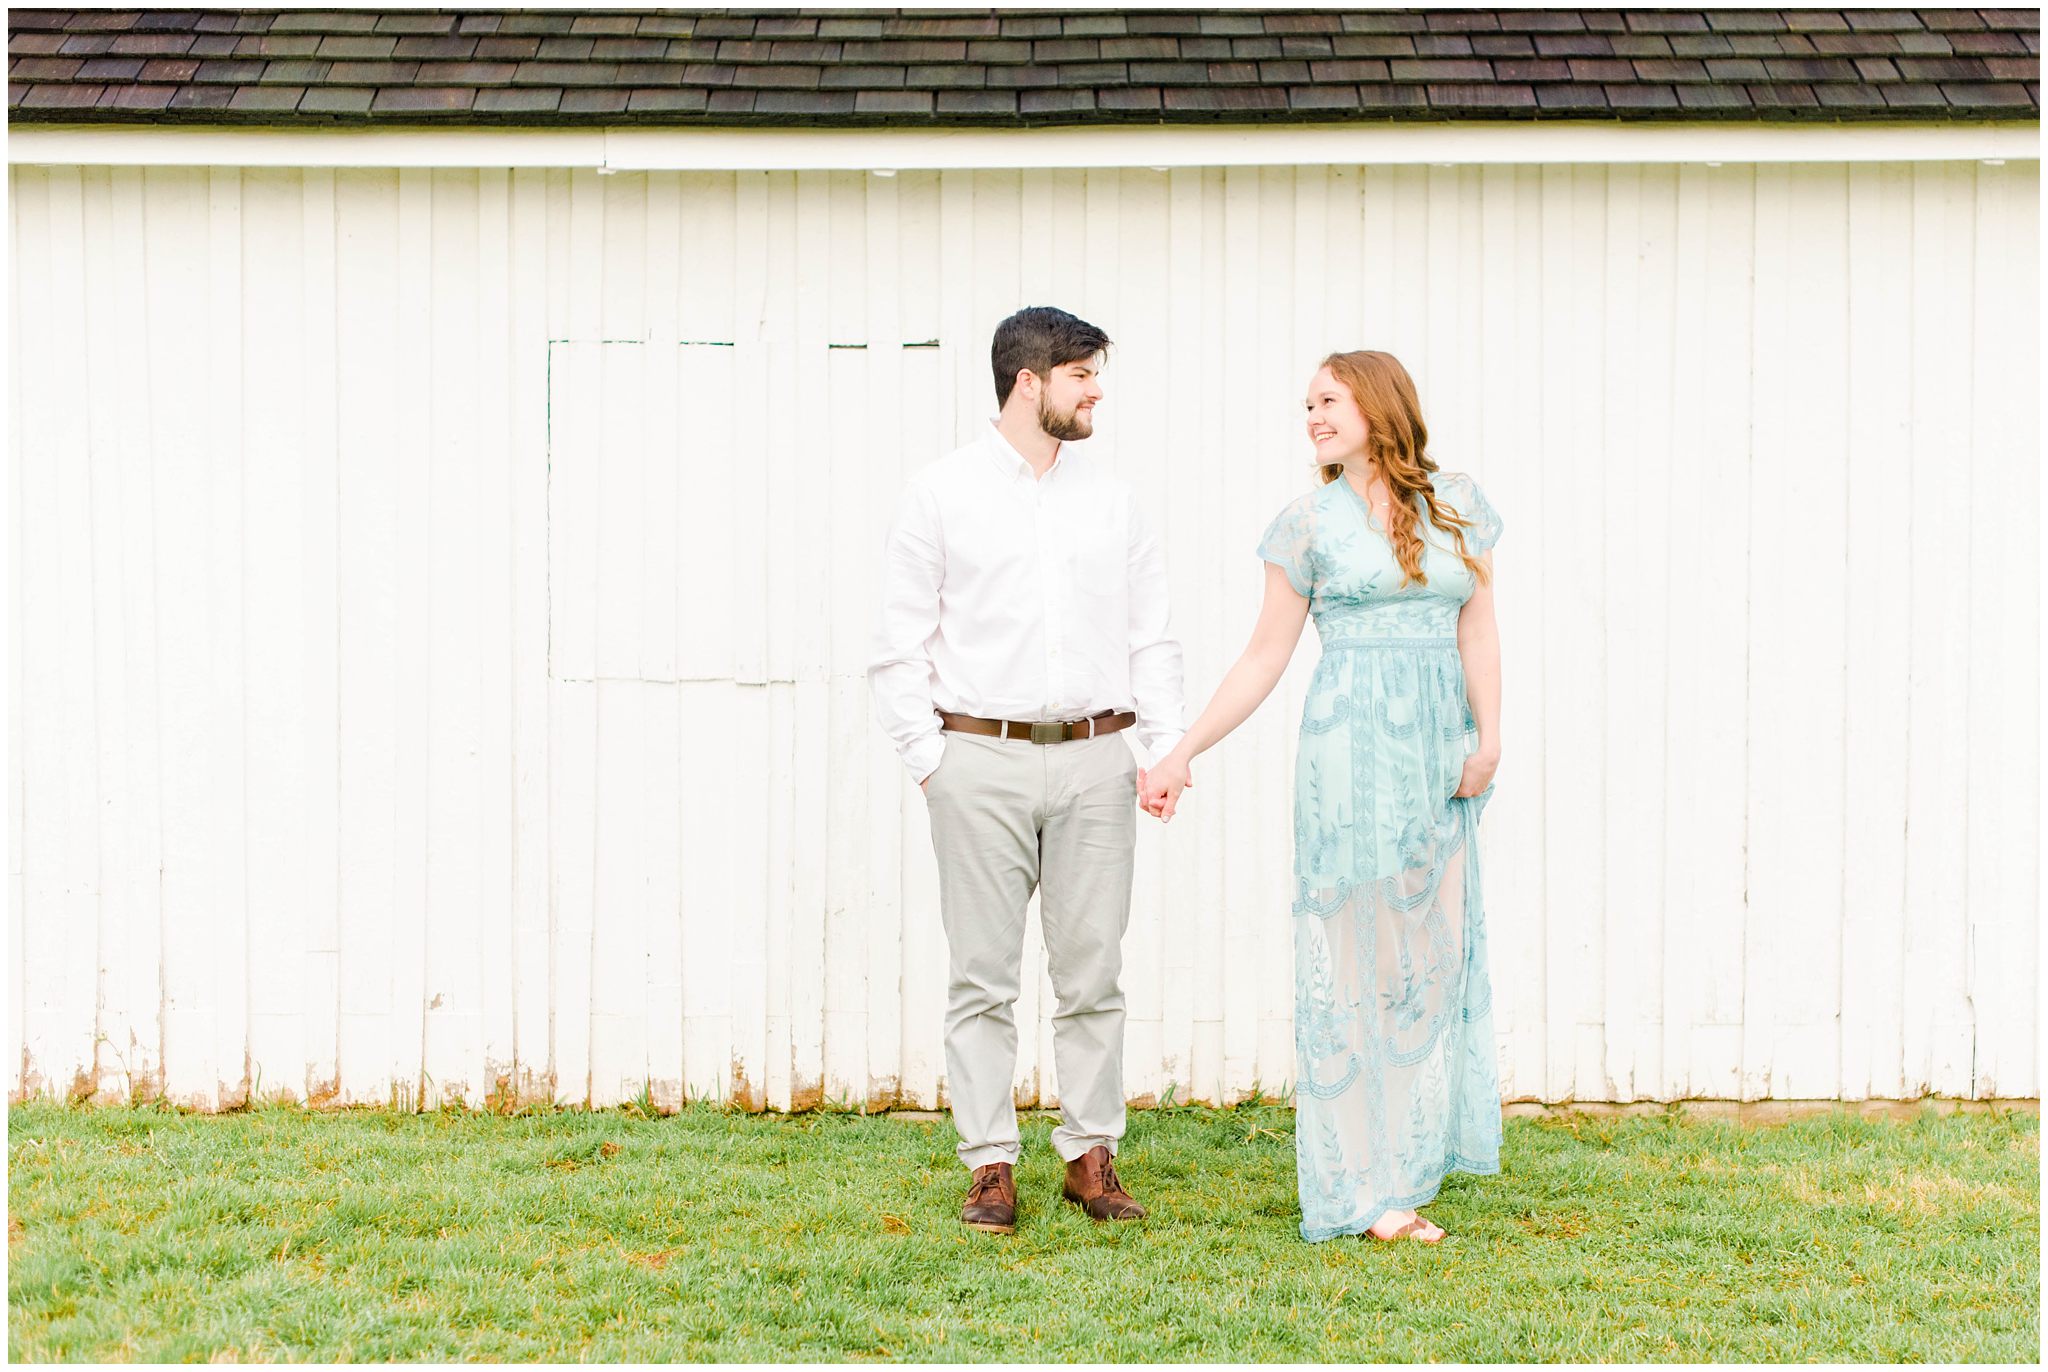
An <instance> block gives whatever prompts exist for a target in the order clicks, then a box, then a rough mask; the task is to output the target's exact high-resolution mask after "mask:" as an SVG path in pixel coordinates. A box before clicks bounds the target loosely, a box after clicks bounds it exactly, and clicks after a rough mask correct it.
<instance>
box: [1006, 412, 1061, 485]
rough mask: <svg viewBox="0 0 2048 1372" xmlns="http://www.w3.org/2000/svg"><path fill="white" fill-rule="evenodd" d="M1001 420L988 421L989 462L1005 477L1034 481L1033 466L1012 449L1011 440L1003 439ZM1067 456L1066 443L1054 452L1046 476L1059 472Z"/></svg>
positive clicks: (1022, 455)
mask: <svg viewBox="0 0 2048 1372" xmlns="http://www.w3.org/2000/svg"><path fill="white" fill-rule="evenodd" d="M999 418H1000V417H994V418H991V419H990V420H989V421H988V456H989V460H990V461H991V462H993V463H995V464H996V470H998V471H1000V472H1001V473H1002V474H1003V475H1004V476H1007V477H1011V478H1016V477H1022V478H1023V479H1024V480H1026V481H1030V480H1033V479H1034V478H1033V477H1032V474H1031V464H1030V463H1029V462H1026V461H1025V460H1024V454H1022V453H1020V452H1018V451H1017V450H1016V449H1015V448H1014V447H1012V446H1011V445H1010V440H1009V439H1007V438H1004V437H1003V431H1002V430H1001V429H999V428H997V427H996V425H997V423H998V422H999ZM1066 455H1067V445H1066V444H1064V443H1062V444H1060V446H1059V447H1058V448H1056V449H1054V450H1053V455H1052V465H1051V466H1050V467H1047V468H1046V469H1045V475H1046V476H1047V477H1048V478H1050V477H1051V476H1052V475H1053V474H1054V473H1055V472H1057V471H1059V469H1060V464H1061V463H1062V462H1064V461H1065V460H1066Z"/></svg>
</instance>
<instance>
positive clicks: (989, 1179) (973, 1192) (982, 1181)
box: [967, 1167, 1003, 1201]
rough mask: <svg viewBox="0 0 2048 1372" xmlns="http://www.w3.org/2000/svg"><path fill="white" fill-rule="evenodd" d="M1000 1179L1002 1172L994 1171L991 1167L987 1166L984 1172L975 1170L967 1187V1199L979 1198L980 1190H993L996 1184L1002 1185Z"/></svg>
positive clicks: (974, 1199)
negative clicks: (971, 1182)
mask: <svg viewBox="0 0 2048 1372" xmlns="http://www.w3.org/2000/svg"><path fill="white" fill-rule="evenodd" d="M1002 1181H1003V1174H1002V1173H1000V1172H998V1171H996V1170H995V1168H993V1167H991V1168H989V1169H988V1171H986V1172H977V1173H976V1174H975V1177H974V1182H973V1184H972V1185H970V1186H969V1187H968V1188H967V1199H968V1200H969V1201H976V1200H980V1199H981V1193H982V1192H984V1191H993V1190H995V1189H996V1188H997V1187H998V1186H1000V1185H1002Z"/></svg>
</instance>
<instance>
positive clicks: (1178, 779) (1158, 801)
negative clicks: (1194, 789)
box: [1138, 753, 1195, 823]
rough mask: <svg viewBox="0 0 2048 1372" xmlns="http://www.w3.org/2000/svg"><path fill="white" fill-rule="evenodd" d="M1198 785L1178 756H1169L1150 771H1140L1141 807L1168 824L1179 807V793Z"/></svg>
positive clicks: (1139, 792)
mask: <svg viewBox="0 0 2048 1372" xmlns="http://www.w3.org/2000/svg"><path fill="white" fill-rule="evenodd" d="M1194 784H1195V779H1194V778H1193V777H1192V776H1190V775H1188V764H1187V763H1186V762H1185V761H1183V760H1182V758H1181V756H1180V754H1179V753H1168V754H1167V755H1166V756H1165V757H1163V758H1161V759H1160V760H1159V765H1158V766H1157V767H1154V768H1152V769H1151V770H1150V771H1147V770H1145V769H1144V768H1142V767H1141V768H1139V769H1138V807H1139V808H1140V809H1142V810H1143V811H1144V812H1145V813H1146V814H1148V815H1151V816H1152V817H1153V818H1154V819H1157V820H1159V821H1160V822H1161V823H1165V822H1166V821H1167V820H1170V819H1172V818H1173V812H1174V810H1175V809H1176V808H1177V807H1178V806H1179V803H1180V793H1181V792H1182V791H1183V790H1185V789H1186V788H1187V787H1190V786H1192V785H1194Z"/></svg>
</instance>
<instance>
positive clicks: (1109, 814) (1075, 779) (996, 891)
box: [925, 733, 1137, 1167]
mask: <svg viewBox="0 0 2048 1372" xmlns="http://www.w3.org/2000/svg"><path fill="white" fill-rule="evenodd" d="M1136 776H1137V763H1136V761H1135V759H1134V758H1133V757H1132V754H1131V749H1130V745H1129V744H1128V743H1127V742H1126V741H1125V740H1124V738H1123V737H1122V736H1121V735H1120V734H1110V735H1107V736H1106V737H1103V738H1090V739H1076V740H1074V741H1072V742H1070V743H1052V744H1036V743H1030V742H1026V741H1023V740H1018V739H997V738H984V737H982V736H980V735H977V734H959V733H948V734H947V735H946V752H945V757H944V760H943V761H941V762H940V764H939V769H938V771H936V772H934V773H933V774H932V775H931V777H930V779H929V783H928V785H927V786H926V789H925V796H926V799H927V801H928V803H929V806H930V809H931V831H932V847H933V849H934V850H935V851H936V852H937V854H938V866H939V912H940V917H941V919H942V921H943V922H944V924H945V928H946V946H947V950H948V953H949V961H950V967H951V985H950V989H949V992H948V997H947V1003H946V1082H947V1088H948V1092H949V1094H950V1095H951V1097H952V1105H953V1123H954V1126H955V1127H956V1128H957V1129H958V1130H959V1132H960V1160H961V1161H962V1162H963V1163H965V1164H966V1165H967V1166H969V1167H981V1166H985V1165H986V1164H988V1163H992V1162H1008V1163H1013V1164H1014V1163H1015V1162H1016V1161H1017V1153H1018V1144H1017V1111H1016V1106H1015V1102H1014V1098H1013V1096H1012V1094H1011V1087H1010V1084H1011V1079H1012V1078H1013V1077H1014V1076H1015V1075H1016V1071H1017V1021H1016V1016H1015V1013H1014V1007H1015V1005H1016V1001H1017V991H1018V986H1019V977H1020V974H1021V971H1022V963H1023V950H1024V912H1025V907H1026V906H1027V905H1028V904H1029V903H1030V900H1031V892H1032V890H1033V888H1037V889H1038V890H1039V892H1040V897H1039V919H1040V922H1041V923H1042V925H1043V926H1044V930H1045V951H1046V961H1047V965H1048V968H1049V970H1050V971H1051V973H1052V984H1053V990H1054V992H1055V993H1056V995H1057V997H1058V1001H1059V1008H1058V1010H1057V1012H1056V1013H1055V1014H1054V1015H1053V1021H1052V1026H1053V1060H1054V1062H1055V1063H1056V1065H1057V1066H1058V1069H1059V1084H1060V1113H1061V1116H1062V1118H1061V1122H1060V1124H1059V1126H1058V1127H1057V1128H1055V1129H1054V1130H1053V1132H1052V1143H1053V1148H1054V1150H1055V1151H1056V1152H1058V1154H1059V1155H1060V1157H1061V1158H1062V1159H1064V1160H1066V1161H1068V1162H1071V1161H1073V1160H1074V1159H1075V1158H1078V1157H1080V1156H1081V1155H1082V1154H1083V1153H1086V1152H1087V1151H1088V1150H1089V1149H1091V1148H1093V1147H1095V1146H1096V1145H1097V1144H1106V1145H1107V1146H1108V1147H1109V1151H1110V1152H1111V1153H1114V1152H1116V1148H1117V1141H1118V1140H1119V1139H1120V1138H1121V1137H1122V1136H1123V1132H1124V1091H1123V1048H1124V997H1123V992H1122V990H1120V989H1119V988H1118V986H1117V977H1118V974H1119V973H1120V972H1121V971H1122V969H1123V934H1124V926H1125V925H1126V924H1128V923H1129V922H1130V916H1131V867H1132V861H1131V853H1132V849H1133V846H1134V845H1135V844H1136V842H1137V788H1136V785H1135V779H1136Z"/></svg>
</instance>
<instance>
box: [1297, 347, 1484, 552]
mask: <svg viewBox="0 0 2048 1372" xmlns="http://www.w3.org/2000/svg"><path fill="white" fill-rule="evenodd" d="M1322 365H1323V366H1325V367H1328V368H1329V369H1330V375H1332V376H1334V377H1336V378H1337V380H1339V381H1341V382H1342V383H1343V384H1344V386H1345V387H1346V388H1347V389H1348V390H1349V391H1350V392H1351V398H1352V399H1353V400H1355V401H1357V402H1358V412H1359V413H1360V414H1362V415H1364V416H1365V426H1366V438H1365V455H1366V458H1367V460H1369V461H1370V462H1371V463H1372V464H1373V466H1375V467H1377V468H1378V469H1379V474H1380V476H1381V478H1382V479H1383V480H1385V482H1386V483H1387V535H1388V541H1389V542H1391V543H1392V544H1393V547H1394V560H1395V561H1397V562H1399V563H1400V564H1401V584H1402V585H1403V586H1406V585H1407V584H1408V583H1409V582H1411V581H1413V582H1414V583H1416V584H1417V585H1419V586H1426V585H1428V584H1429V578H1428V577H1427V576H1426V575H1424V574H1423V570H1422V547H1423V544H1422V535H1421V534H1420V533H1418V532H1416V527H1415V526H1416V515H1415V497H1416V496H1417V495H1418V494H1419V495H1420V496H1421V497H1422V499H1423V502H1424V503H1425V504H1426V505H1428V507H1429V519H1430V522H1431V523H1432V524H1434V525H1436V526H1437V527H1438V528H1439V529H1442V530H1443V531H1444V532H1446V533H1448V534H1450V536H1451V537H1452V538H1454V539H1456V540H1457V544H1458V556H1459V557H1460V558H1462V559H1464V562H1465V565H1466V566H1467V567H1469V568H1471V570H1472V575H1473V576H1474V577H1475V578H1476V579H1477V580H1478V582H1479V584H1480V585H1482V586H1484V585H1486V584H1487V582H1488V581H1489V580H1490V579H1491V578H1490V577H1488V575H1487V571H1486V567H1485V565H1484V564H1483V563H1481V562H1480V561H1479V559H1477V558H1475V557H1473V556H1472V554H1471V552H1470V551H1468V550H1467V549H1466V547H1465V530H1467V529H1469V528H1471V527H1472V521H1470V520H1469V519H1466V518H1465V517H1464V516H1462V515H1460V514H1459V513H1458V511H1457V510H1456V509H1455V508H1453V507H1452V506H1451V505H1450V504H1449V503H1447V502H1445V501H1442V500H1439V499H1438V498H1437V494H1436V487H1435V485H1434V484H1432V483H1431V481H1430V479H1429V478H1430V473H1431V472H1434V471H1435V470H1436V469H1437V467H1436V462H1435V461H1434V460H1433V459H1432V458H1431V457H1430V455H1429V430H1428V428H1427V427H1425V426H1424V424H1423V422H1422V405H1421V402H1419V401H1418V400H1417V399H1416V398H1415V381H1414V379H1413V378H1412V377H1410V376H1409V375H1408V369H1407V368H1406V367H1403V366H1402V365H1401V363H1400V361H1399V360H1398V359H1397V358H1396V357H1395V356H1394V355H1393V354H1392V353H1382V352H1367V351H1361V352H1350V353H1331V354H1330V355H1329V356H1328V357H1326V358H1324V359H1323V362H1322ZM1317 470H1318V471H1320V472H1321V474H1322V478H1323V480H1324V482H1325V483H1328V482H1331V481H1341V480H1343V479H1344V468H1343V466H1342V465H1341V464H1338V463H1323V464H1319V465H1318V468H1317Z"/></svg>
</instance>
